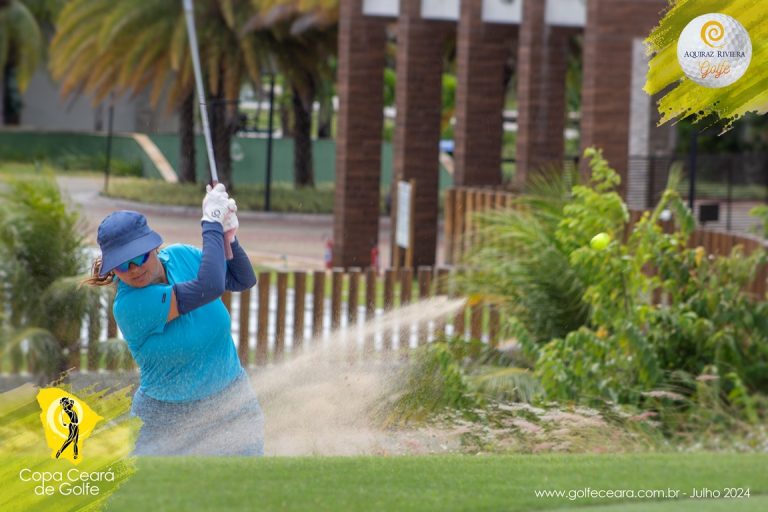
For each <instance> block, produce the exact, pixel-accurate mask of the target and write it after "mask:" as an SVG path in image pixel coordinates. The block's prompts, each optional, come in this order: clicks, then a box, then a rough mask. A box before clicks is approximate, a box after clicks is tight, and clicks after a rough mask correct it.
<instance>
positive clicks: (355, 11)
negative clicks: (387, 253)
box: [333, 0, 388, 267]
mask: <svg viewBox="0 0 768 512" xmlns="http://www.w3.org/2000/svg"><path fill="white" fill-rule="evenodd" d="M362 5H363V0H341V1H340V6H339V7H340V13H339V42H338V45H339V68H338V78H337V91H338V96H339V113H338V121H337V122H338V125H337V132H338V133H337V136H336V180H335V181H336V184H335V188H336V190H335V199H334V222H333V241H334V248H333V264H334V265H335V266H340V267H350V266H367V265H369V264H370V257H371V248H372V247H374V246H376V245H377V244H378V236H379V195H380V194H379V187H380V185H379V183H380V178H381V131H382V123H383V114H382V109H383V103H384V97H383V96H384V65H385V61H384V57H385V48H386V25H385V23H386V22H387V21H388V20H386V19H382V18H377V17H371V16H363V10H362Z"/></svg>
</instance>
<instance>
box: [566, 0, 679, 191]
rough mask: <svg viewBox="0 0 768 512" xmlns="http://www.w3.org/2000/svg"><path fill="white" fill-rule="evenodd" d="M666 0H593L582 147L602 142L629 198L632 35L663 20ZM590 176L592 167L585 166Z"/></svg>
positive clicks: (589, 15)
mask: <svg viewBox="0 0 768 512" xmlns="http://www.w3.org/2000/svg"><path fill="white" fill-rule="evenodd" d="M666 5H667V2H666V1H664V0H588V3H587V26H586V29H585V34H584V77H583V81H582V92H581V94H582V101H581V145H582V148H585V147H588V146H597V147H600V148H602V149H603V154H604V155H605V157H606V158H607V159H608V162H609V163H610V165H611V166H612V167H613V168H614V169H616V171H617V172H618V173H619V174H620V175H621V180H622V181H621V194H622V196H625V197H626V190H627V164H628V156H629V127H630V103H631V102H630V98H631V85H632V47H633V43H632V41H633V39H634V38H638V37H646V36H647V35H648V34H649V33H650V31H651V29H653V27H654V26H656V25H657V24H658V22H659V20H660V19H661V14H660V13H661V11H662V10H663V9H664V8H665V7H666ZM582 171H583V172H584V173H585V174H586V173H587V172H588V166H587V165H586V162H584V163H583V164H582Z"/></svg>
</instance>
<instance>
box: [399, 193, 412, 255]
mask: <svg viewBox="0 0 768 512" xmlns="http://www.w3.org/2000/svg"><path fill="white" fill-rule="evenodd" d="M395 243H397V245H399V246H400V247H402V248H404V249H407V248H408V246H409V245H410V243H411V184H410V183H408V182H407V181H398V182H397V231H396V232H395Z"/></svg>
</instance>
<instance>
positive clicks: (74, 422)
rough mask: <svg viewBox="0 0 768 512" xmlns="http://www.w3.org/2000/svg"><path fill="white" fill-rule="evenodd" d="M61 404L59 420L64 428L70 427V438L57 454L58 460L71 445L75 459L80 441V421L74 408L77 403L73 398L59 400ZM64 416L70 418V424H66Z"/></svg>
mask: <svg viewBox="0 0 768 512" xmlns="http://www.w3.org/2000/svg"><path fill="white" fill-rule="evenodd" d="M59 403H60V404H61V415H60V416H59V419H60V420H61V425H62V426H64V427H69V436H67V440H66V441H64V444H63V445H61V448H59V451H57V452H56V458H57V459H58V458H59V456H60V455H61V452H63V451H64V450H65V449H66V448H67V446H69V445H70V444H71V445H72V449H73V450H74V452H75V458H77V442H78V441H79V440H80V427H79V424H80V422H79V421H78V418H77V413H76V412H75V411H74V409H73V408H72V407H73V406H74V405H75V401H74V400H72V399H71V398H66V397H64V398H62V399H61V400H59ZM64 414H66V415H67V416H68V417H69V423H65V420H64V417H63V416H64Z"/></svg>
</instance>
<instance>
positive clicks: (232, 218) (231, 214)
mask: <svg viewBox="0 0 768 512" xmlns="http://www.w3.org/2000/svg"><path fill="white" fill-rule="evenodd" d="M222 226H223V227H224V233H225V234H227V233H230V232H232V235H231V236H232V237H234V236H235V232H236V231H237V228H239V227H240V222H239V221H238V220H237V203H236V202H235V200H234V199H232V198H231V197H230V198H229V211H228V212H227V214H226V215H225V216H224V222H222ZM230 240H231V239H230Z"/></svg>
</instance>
